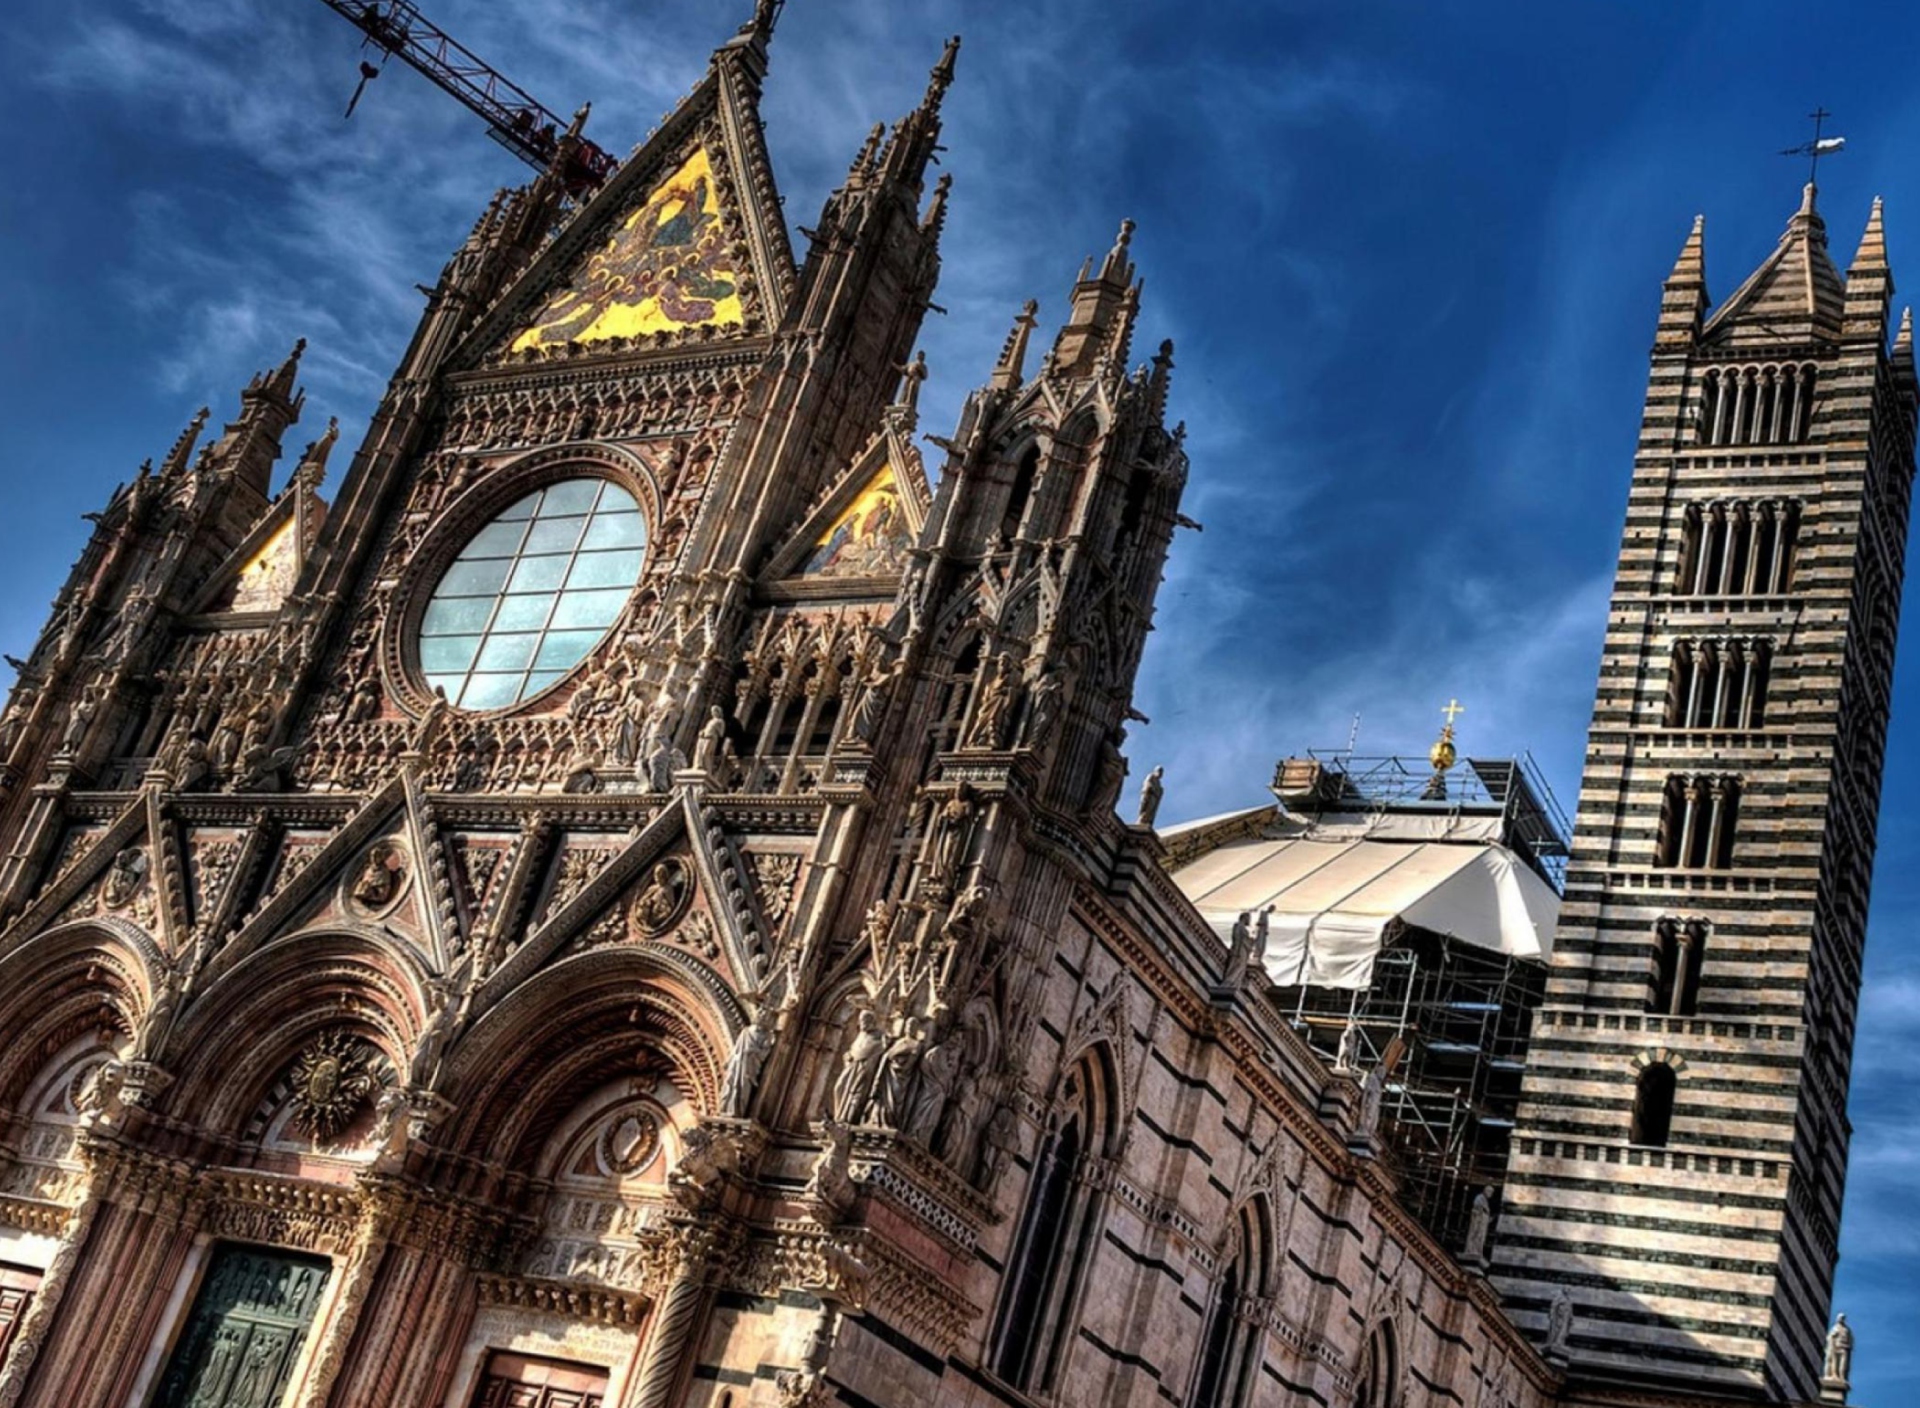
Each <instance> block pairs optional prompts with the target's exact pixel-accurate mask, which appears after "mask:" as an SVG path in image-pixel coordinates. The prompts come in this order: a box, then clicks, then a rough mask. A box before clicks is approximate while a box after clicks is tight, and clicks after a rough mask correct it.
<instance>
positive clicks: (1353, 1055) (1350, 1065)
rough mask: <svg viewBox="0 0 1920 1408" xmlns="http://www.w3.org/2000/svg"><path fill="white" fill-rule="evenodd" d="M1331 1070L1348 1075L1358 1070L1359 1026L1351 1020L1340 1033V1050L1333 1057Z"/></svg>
mask: <svg viewBox="0 0 1920 1408" xmlns="http://www.w3.org/2000/svg"><path fill="white" fill-rule="evenodd" d="M1333 1068H1334V1070H1336V1071H1340V1072H1344V1073H1349V1074H1350V1073H1352V1072H1354V1071H1357V1070H1359V1069H1360V1024H1359V1023H1358V1022H1356V1021H1353V1020H1352V1019H1351V1018H1349V1019H1348V1021H1347V1025H1346V1027H1345V1028H1344V1029H1343V1030H1342V1031H1341V1033H1340V1050H1339V1053H1338V1054H1337V1055H1336V1056H1335V1057H1334V1061H1333Z"/></svg>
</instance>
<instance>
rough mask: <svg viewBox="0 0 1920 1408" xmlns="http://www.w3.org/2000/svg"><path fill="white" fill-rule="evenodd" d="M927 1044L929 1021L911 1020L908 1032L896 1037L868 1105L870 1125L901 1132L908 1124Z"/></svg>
mask: <svg viewBox="0 0 1920 1408" xmlns="http://www.w3.org/2000/svg"><path fill="white" fill-rule="evenodd" d="M926 1044H927V1021H926V1018H924V1017H912V1018H909V1019H908V1021H907V1027H906V1030H905V1031H903V1032H901V1033H900V1035H899V1036H897V1037H895V1038H894V1040H893V1043H892V1045H890V1046H888V1047H887V1049H886V1052H885V1054H884V1055H883V1056H882V1058H881V1060H880V1069H879V1079H878V1081H877V1083H876V1085H875V1087H874V1092H873V1096H872V1098H871V1099H870V1100H869V1101H868V1103H867V1121H868V1123H870V1124H877V1125H881V1126H883V1127H885V1128H887V1129H898V1128H900V1127H901V1125H902V1124H903V1123H904V1122H905V1120H906V1117H907V1114H908V1112H909V1110H910V1109H911V1101H912V1098H913V1091H914V1082H915V1078H916V1077H917V1076H918V1075H919V1073H920V1057H921V1053H922V1052H923V1050H924V1049H925V1047H926Z"/></svg>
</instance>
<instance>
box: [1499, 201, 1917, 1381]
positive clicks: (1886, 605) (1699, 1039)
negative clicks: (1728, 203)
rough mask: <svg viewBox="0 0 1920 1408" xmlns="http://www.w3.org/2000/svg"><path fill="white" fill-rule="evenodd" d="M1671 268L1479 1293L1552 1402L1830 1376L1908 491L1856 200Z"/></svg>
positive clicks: (1882, 324)
mask: <svg viewBox="0 0 1920 1408" xmlns="http://www.w3.org/2000/svg"><path fill="white" fill-rule="evenodd" d="M1814 194H1815V193H1814V188H1813V187H1812V186H1811V185H1809V186H1808V187H1807V188H1806V190H1805V193H1804V196H1803V199H1802V201H1801V205H1800V208H1799V209H1798V210H1797V211H1796V212H1795V213H1794V214H1793V216H1792V218H1791V219H1790V220H1789V222H1788V224H1787V228H1786V231H1785V233H1784V234H1783V235H1782V237H1781V239H1780V243H1779V246H1778V247H1777V248H1776V249H1775V250H1774V252H1773V253H1772V254H1771V255H1770V256H1769V257H1768V258H1767V260H1766V261H1765V262H1764V263H1763V264H1762V265H1761V266H1760V267H1759V268H1758V269H1757V270H1755V271H1754V273H1753V274H1752V275H1751V276H1750V277H1749V278H1748V279H1747V280H1746V282H1745V283H1743V284H1742V285H1741V286H1740V287H1739V289H1738V290H1737V291H1736V292H1735V293H1734V294H1733V295H1732V296H1731V297H1729V298H1728V299H1727V300H1726V301H1725V302H1724V303H1722V304H1721V305H1720V306H1719V307H1718V308H1717V309H1711V310H1710V305H1709V301H1708V297H1707V289H1706V277H1705V266H1704V242H1703V234H1702V225H1701V223H1700V222H1699V221H1696V222H1695V224H1694V227H1693V231H1692V233H1691V234H1690V235H1689V236H1688V238H1687V241H1686V244H1685V246H1684V248H1683V249H1682V250H1681V253H1680V258H1679V260H1678V262H1677V263H1676V264H1675V266H1674V269H1673V272H1672V274H1671V275H1670V276H1669V277H1668V279H1667V282H1666V285H1665V289H1664V292H1663V296H1662V299H1661V306H1660V318H1659V323H1658V327H1657V330H1656V332H1655V336H1654V346H1653V353H1652V362H1653V367H1652V375H1651V378H1650V383H1649V390H1648V393H1647V401H1646V411H1645V415H1644V417H1643V419H1642V421H1641V430H1640V440H1639V448H1638V453H1637V454H1636V456H1635V461H1634V473H1633V480H1632V484H1631V487H1630V490H1629V494H1628V505H1627V518H1626V531H1625V535H1624V537H1623V540H1622V544H1621V551H1620V565H1619V571H1618V575H1617V577H1616V579H1615V584H1614V591H1613V600H1612V604H1611V607H1610V609H1609V612H1608V618H1607V637H1606V646H1605V652H1604V655H1603V658H1602V662H1601V669H1600V684H1599V693H1598V697H1597V699H1596V702H1595V706H1594V714H1593V723H1592V728H1591V732H1590V734H1589V735H1588V744H1587V753H1586V760H1585V777H1584V780H1583V783H1582V786H1581V793H1580V807H1579V816H1578V821H1577V827H1576V838H1575V841H1574V847H1573V859H1572V864H1571V866H1570V868H1569V871H1568V876H1567V890H1566V904H1565V908H1564V909H1563V911H1562V915H1561V922H1560V930H1559V935H1558V939H1557V942H1556V945H1555V949H1554V954H1553V965H1552V971H1551V975H1550V978H1549V983H1548V989H1547V996H1546V1001H1545V1004H1544V1005H1543V1006H1542V1008H1541V1010H1540V1012H1539V1014H1538V1016H1537V1017H1536V1019H1535V1027H1534V1040H1533V1045H1532V1053H1531V1057H1530V1064H1529V1068H1528V1071H1527V1075H1526V1080H1525V1086H1524V1095H1523V1100H1522V1105H1521V1109H1520V1114H1519V1121H1518V1127H1517V1129H1516V1131H1515V1139H1514V1146H1513V1149H1514V1152H1513V1159H1512V1164H1511V1169H1510V1177H1509V1183H1508V1186H1507V1189H1506V1192H1505V1204H1504V1208H1503V1210H1502V1216H1501V1222H1500V1230H1499V1237H1498V1243H1497V1249H1496V1253H1495V1258H1494V1260H1495V1265H1494V1272H1493V1275H1494V1279H1495V1281H1496V1283H1497V1284H1498V1286H1499V1287H1500V1289H1501V1291H1502V1293H1503V1294H1504V1296H1505V1297H1506V1299H1507V1302H1508V1304H1509V1306H1510V1308H1511V1309H1512V1311H1513V1312H1514V1314H1515V1317H1516V1319H1518V1320H1519V1321H1520V1323H1522V1324H1523V1325H1526V1326H1528V1327H1529V1328H1530V1329H1532V1330H1533V1331H1534V1332H1535V1333H1536V1335H1537V1336H1538V1337H1539V1338H1540V1339H1542V1340H1543V1342H1544V1344H1545V1347H1546V1349H1547V1352H1548V1354H1549V1356H1550V1357H1554V1358H1556V1359H1558V1360H1560V1361H1561V1362H1563V1363H1565V1364H1567V1365H1568V1368H1569V1372H1570V1375H1571V1377H1572V1379H1573V1380H1574V1382H1575V1383H1576V1384H1578V1383H1580V1382H1585V1383H1588V1384H1605V1383H1612V1384H1635V1385H1640V1386H1649V1387H1658V1386H1661V1385H1675V1386H1677V1385H1679V1384H1682V1383H1687V1384H1691V1385H1694V1386H1701V1385H1712V1386H1715V1387H1719V1388H1723V1389H1725V1390H1726V1391H1728V1392H1730V1393H1734V1394H1738V1395H1742V1396H1746V1395H1756V1394H1757V1395H1762V1396H1764V1397H1766V1398H1769V1399H1775V1400H1778V1399H1788V1400H1793V1401H1809V1400H1812V1399H1813V1398H1815V1397H1816V1396H1817V1394H1818V1393H1819V1391H1820V1377H1821V1345H1822V1340H1823V1337H1824V1335H1825V1332H1826V1327H1827V1321H1828V1315H1829V1310H1830V1301H1831V1296H1832V1288H1833V1273H1834V1265H1835V1262H1836V1260H1837V1257H1838V1244H1837V1236H1838V1230H1839V1217H1840V1204H1841V1193H1842V1190H1843V1186H1844V1183H1845V1178H1846V1166H1847V1141H1848V1124H1847V1118H1846V1099H1847V1082H1848V1075H1849V1068H1850V1064H1851V1057H1852V1049H1853V1034H1854V1017H1855V1010H1856V1006H1857V1002H1858V997H1859V989H1860V968H1861V954H1862V945H1863V942H1864V939H1865V930H1866V918H1867V892H1868V885H1869V881H1870V879H1871V875H1872V867H1873V853H1874V838H1875V825H1876V821H1877V817H1878V811H1879V802H1880V774H1881V761H1882V756H1883V753H1884V749H1885V741H1886V730H1887V717H1888V695H1889V690H1890V686H1891V679H1892V670H1893V652H1894V636H1895V629H1896V625H1897V620H1898V612H1899V604H1900V584H1901V578H1902V574H1903V570H1904V561H1905V555H1906V538H1907V518H1908V506H1909V498H1910V494H1911V489H1912V483H1913V474H1914V439H1913V436H1914V415H1915V381H1914V365H1913V346H1912V331H1911V325H1910V323H1909V322H1908V321H1907V320H1906V319H1904V318H1903V320H1902V322H1901V325H1900V327H1899V331H1898V333H1897V335H1896V336H1895V337H1894V338H1893V340H1892V344H1891V346H1889V340H1888V331H1889V328H1888V308H1889V300H1890V298H1891V296H1892V292H1893V283H1892V278H1891V275H1890V273H1889V270H1888V265H1887V258H1886V246H1885V241H1884V236H1883V233H1882V228H1881V212H1880V202H1879V201H1877V200H1876V201H1875V202H1874V204H1873V211H1872V214H1871V216H1870V217H1869V219H1868V222H1867V226H1866V231H1865V234H1864V236H1863V237H1862V239H1861V241H1860V246H1859V251H1858V253H1857V254H1856V255H1855V256H1854V259H1853V262H1852V265H1851V266H1850V267H1849V269H1848V271H1847V273H1846V275H1845V277H1844V278H1843V277H1842V276H1841V275H1840V273H1839V272H1838V271H1837V270H1836V268H1835V267H1834V265H1833V263H1832V262H1831V260H1830V258H1829V256H1828V252H1827V237H1826V227H1825V224H1824V222H1823V221H1822V219H1821V217H1820V214H1819V212H1818V211H1817V210H1816V208H1815V203H1814Z"/></svg>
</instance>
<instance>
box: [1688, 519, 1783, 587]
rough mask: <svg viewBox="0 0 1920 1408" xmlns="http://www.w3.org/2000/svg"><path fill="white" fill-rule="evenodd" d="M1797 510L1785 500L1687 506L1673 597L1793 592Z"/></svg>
mask: <svg viewBox="0 0 1920 1408" xmlns="http://www.w3.org/2000/svg"><path fill="white" fill-rule="evenodd" d="M1799 526H1800V506H1799V504H1797V503H1795V502H1794V501H1792V500H1790V499H1760V500H1752V501H1749V500H1742V499H1716V500H1713V501H1712V502H1710V503H1694V504H1688V505H1687V507H1686V509H1685V511H1684V513H1683V516H1682V519H1681V537H1680V570H1679V572H1678V573H1676V574H1675V576H1674V580H1673V594H1674V595H1675V596H1779V595H1781V594H1782V593H1784V592H1786V591H1789V590H1790V589H1791V588H1792V586H1793V551H1794V544H1795V540H1796V538H1797V537H1798V533H1799Z"/></svg>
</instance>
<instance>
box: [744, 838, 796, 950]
mask: <svg viewBox="0 0 1920 1408" xmlns="http://www.w3.org/2000/svg"><path fill="white" fill-rule="evenodd" d="M749 861H750V863H751V865H752V867H753V887H754V889H755V890H756V891H757V892H758V893H759V896H760V911H761V913H763V914H765V915H766V916H767V927H768V929H769V930H771V931H772V932H773V933H775V934H777V933H779V932H780V929H781V927H782V926H783V925H784V924H785V923H786V922H787V915H788V914H789V913H791V912H792V909H793V887H794V884H795V882H796V881H797V880H798V879H799V878H800V857H799V856H791V855H780V854H778V853H775V852H769V851H755V852H754V853H753V854H752V855H751V856H750V857H749Z"/></svg>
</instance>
